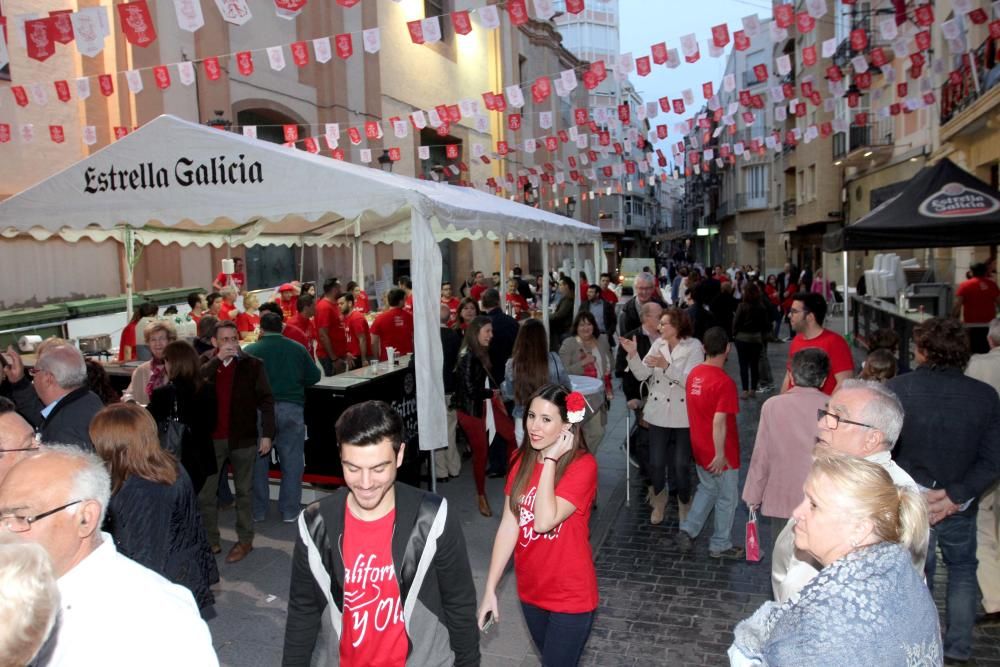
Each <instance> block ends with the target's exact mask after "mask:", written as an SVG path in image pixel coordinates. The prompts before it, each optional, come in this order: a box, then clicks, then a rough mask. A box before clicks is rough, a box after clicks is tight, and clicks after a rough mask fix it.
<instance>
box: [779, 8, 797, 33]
mask: <svg viewBox="0 0 1000 667" xmlns="http://www.w3.org/2000/svg"><path fill="white" fill-rule="evenodd" d="M794 20H795V5H775V7H774V22H775V24H777V26H778V27H779V28H788V27H791V25H792V22H793V21H794Z"/></svg>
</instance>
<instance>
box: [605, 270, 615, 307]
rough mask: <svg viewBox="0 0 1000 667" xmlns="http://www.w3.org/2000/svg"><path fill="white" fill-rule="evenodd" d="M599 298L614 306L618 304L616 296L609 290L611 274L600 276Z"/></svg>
mask: <svg viewBox="0 0 1000 667" xmlns="http://www.w3.org/2000/svg"><path fill="white" fill-rule="evenodd" d="M601 298H602V299H604V300H605V301H607V302H608V303H610V304H611V305H612V306H614V305H615V304H616V303H618V294H617V292H615V291H614V290H613V289H611V274H610V273H602V274H601Z"/></svg>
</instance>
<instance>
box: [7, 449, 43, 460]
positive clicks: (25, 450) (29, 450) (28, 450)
mask: <svg viewBox="0 0 1000 667" xmlns="http://www.w3.org/2000/svg"><path fill="white" fill-rule="evenodd" d="M36 449H38V447H16V448H13V449H0V458H3V455H4V454H7V453H8V452H33V451H35V450H36Z"/></svg>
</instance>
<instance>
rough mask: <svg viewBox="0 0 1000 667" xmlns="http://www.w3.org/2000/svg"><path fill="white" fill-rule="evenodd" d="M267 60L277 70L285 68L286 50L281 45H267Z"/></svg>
mask: <svg viewBox="0 0 1000 667" xmlns="http://www.w3.org/2000/svg"><path fill="white" fill-rule="evenodd" d="M267 62H268V63H269V64H270V65H271V69H273V70H274V71H275V72H280V71H281V70H283V69H285V51H284V49H282V48H281V47H280V46H269V47H267Z"/></svg>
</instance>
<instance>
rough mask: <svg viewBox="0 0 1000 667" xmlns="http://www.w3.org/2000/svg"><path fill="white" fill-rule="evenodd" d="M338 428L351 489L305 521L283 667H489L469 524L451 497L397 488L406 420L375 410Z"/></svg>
mask: <svg viewBox="0 0 1000 667" xmlns="http://www.w3.org/2000/svg"><path fill="white" fill-rule="evenodd" d="M336 431H337V442H338V444H339V446H340V460H341V464H342V466H343V470H344V482H345V485H346V488H340V489H338V490H337V491H336V492H334V493H333V494H331V495H329V496H327V497H325V498H323V499H322V500H320V501H318V502H315V503H313V504H311V505H309V506H308V507H307V508H306V509H305V511H304V512H302V514H301V515H300V517H299V522H298V524H299V534H298V536H297V538H296V541H295V550H294V552H293V555H292V579H291V585H290V587H289V593H288V615H287V621H286V625H285V644H284V655H283V656H282V665H283V667H306V666H308V665H310V664H320V665H332V664H345V665H373V664H380V665H403V664H411V665H457V666H460V667H461V666H466V665H469V666H471V665H478V664H479V661H480V655H479V629H478V628H477V625H476V589H475V585H474V584H473V581H472V570H471V568H470V567H469V560H468V555H467V553H466V549H465V538H464V537H463V535H462V528H461V524H460V523H459V521H458V518H457V517H456V516H455V515H454V513H452V512H451V511H450V507H449V506H448V502H447V501H446V500H444V499H442V498H440V497H438V496H436V495H433V494H430V493H427V492H424V491H421V490H419V489H415V488H413V487H410V486H406V485H405V484H401V483H398V482H397V481H396V469H397V468H398V467H399V466H400V465H401V464H402V462H403V453H404V449H405V444H404V438H405V436H404V433H403V421H402V419H401V418H400V416H399V415H398V414H397V413H396V412H395V411H394V410H393V409H392V408H391V407H390V406H389V405H388V404H386V403H384V402H382V401H366V402H364V403H359V404H357V405H353V406H351V407H349V408H348V409H347V410H345V411H344V413H343V414H342V415H341V416H340V418H339V419H338V420H337V426H336ZM376 610H381V611H380V613H378V614H376Z"/></svg>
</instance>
